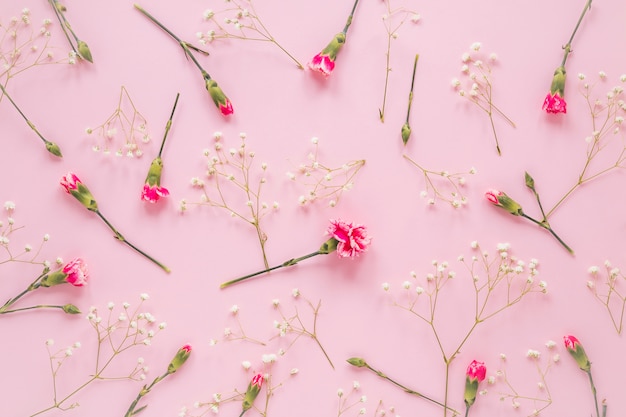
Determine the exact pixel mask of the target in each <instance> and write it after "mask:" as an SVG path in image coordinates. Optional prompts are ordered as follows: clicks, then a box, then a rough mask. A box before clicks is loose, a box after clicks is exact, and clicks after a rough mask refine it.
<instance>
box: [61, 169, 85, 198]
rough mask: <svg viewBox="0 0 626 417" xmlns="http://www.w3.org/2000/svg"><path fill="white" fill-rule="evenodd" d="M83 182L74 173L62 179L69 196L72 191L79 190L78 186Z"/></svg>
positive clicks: (69, 173)
mask: <svg viewBox="0 0 626 417" xmlns="http://www.w3.org/2000/svg"><path fill="white" fill-rule="evenodd" d="M80 183H81V180H80V179H79V178H78V177H77V176H76V174H74V173H73V172H68V173H67V174H66V175H65V176H63V178H61V185H62V186H63V188H65V191H66V192H67V193H68V194H69V192H70V191H72V190H77V189H78V184H80Z"/></svg>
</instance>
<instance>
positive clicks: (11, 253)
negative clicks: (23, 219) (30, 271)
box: [0, 201, 63, 268]
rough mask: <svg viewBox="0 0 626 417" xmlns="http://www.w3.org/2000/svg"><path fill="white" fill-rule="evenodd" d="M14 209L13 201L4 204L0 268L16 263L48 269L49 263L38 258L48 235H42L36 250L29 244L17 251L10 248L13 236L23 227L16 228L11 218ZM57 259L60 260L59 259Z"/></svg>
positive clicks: (0, 223)
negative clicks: (5, 215) (4, 215)
mask: <svg viewBox="0 0 626 417" xmlns="http://www.w3.org/2000/svg"><path fill="white" fill-rule="evenodd" d="M15 209H16V205H15V203H14V202H13V201H6V202H5V203H4V210H5V211H6V212H7V217H6V218H4V219H0V249H1V251H0V252H3V253H4V256H0V266H1V265H4V264H9V263H11V262H17V263H24V264H32V265H39V266H41V267H42V268H49V267H50V262H49V261H47V260H41V259H40V258H39V255H40V254H41V250H42V249H43V246H44V244H46V243H47V242H48V241H49V240H50V235H49V234H47V233H46V234H44V235H43V237H42V238H41V241H40V243H39V245H38V246H37V247H36V248H33V246H32V245H30V244H29V243H27V244H25V245H24V247H23V248H22V249H21V250H19V251H16V250H15V249H12V248H11V240H12V239H13V234H14V233H16V232H17V231H19V230H21V229H22V228H24V227H25V226H18V225H17V224H16V220H15V218H14V217H13V215H14V212H15ZM58 259H59V260H60V258H58ZM60 263H63V262H62V261H61V262H59V264H60Z"/></svg>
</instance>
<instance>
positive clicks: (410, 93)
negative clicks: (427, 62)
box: [406, 54, 420, 124]
mask: <svg viewBox="0 0 626 417" xmlns="http://www.w3.org/2000/svg"><path fill="white" fill-rule="evenodd" d="M419 59H420V56H419V54H415V61H414V62H413V77H412V78H411V91H410V92H409V107H408V108H407V111H406V123H407V124H408V123H409V116H410V115H411V104H413V87H414V86H415V71H416V70H417V61H418V60H419Z"/></svg>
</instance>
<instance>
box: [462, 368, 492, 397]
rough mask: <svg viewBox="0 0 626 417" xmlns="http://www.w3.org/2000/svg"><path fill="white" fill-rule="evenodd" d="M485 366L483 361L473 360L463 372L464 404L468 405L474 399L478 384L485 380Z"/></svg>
mask: <svg viewBox="0 0 626 417" xmlns="http://www.w3.org/2000/svg"><path fill="white" fill-rule="evenodd" d="M486 374H487V368H486V367H485V364H484V362H478V361H476V360H473V361H472V363H470V364H469V366H468V367H467V371H466V372H465V394H464V400H465V405H466V406H467V407H470V406H471V405H472V404H474V402H475V401H476V393H477V392H478V384H480V383H481V382H482V381H484V380H485V375H486Z"/></svg>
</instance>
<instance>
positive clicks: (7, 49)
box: [0, 8, 74, 101]
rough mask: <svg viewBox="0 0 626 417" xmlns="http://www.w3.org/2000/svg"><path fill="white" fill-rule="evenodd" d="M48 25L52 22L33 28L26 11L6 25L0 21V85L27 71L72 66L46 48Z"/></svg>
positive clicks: (5, 85)
mask: <svg viewBox="0 0 626 417" xmlns="http://www.w3.org/2000/svg"><path fill="white" fill-rule="evenodd" d="M51 25H52V21H51V20H50V19H47V18H46V19H43V21H42V23H41V26H40V27H39V28H38V29H37V28H35V27H34V25H33V24H32V15H31V12H30V10H29V9H28V8H24V9H22V11H21V14H20V16H19V17H17V16H14V17H12V18H11V19H10V20H9V22H8V23H2V22H0V80H2V79H4V81H0V83H1V84H3V85H4V87H5V88H6V87H7V84H8V82H9V81H10V80H11V79H12V78H14V77H16V76H17V75H19V74H21V73H22V72H24V71H27V70H29V69H31V68H34V67H37V66H40V65H50V64H61V63H72V61H71V60H68V58H61V59H56V58H55V57H54V52H53V48H52V47H51V46H50V40H51V39H52V34H51V29H50V26H51ZM72 54H74V53H73V52H72V53H71V55H72ZM0 101H2V96H0Z"/></svg>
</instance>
